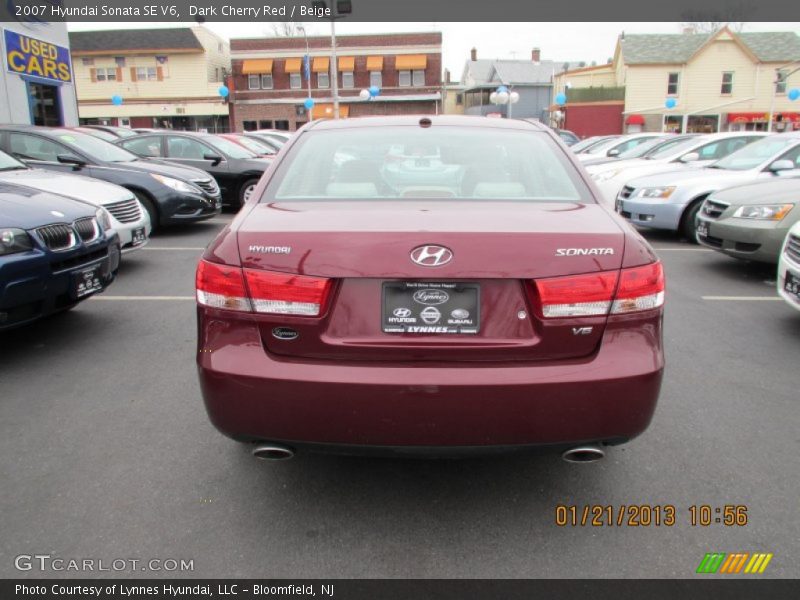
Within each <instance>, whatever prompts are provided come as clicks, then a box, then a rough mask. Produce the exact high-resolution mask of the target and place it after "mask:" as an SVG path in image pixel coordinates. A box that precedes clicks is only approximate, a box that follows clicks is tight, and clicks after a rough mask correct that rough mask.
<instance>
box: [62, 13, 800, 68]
mask: <svg viewBox="0 0 800 600" xmlns="http://www.w3.org/2000/svg"><path fill="white" fill-rule="evenodd" d="M188 25H194V23H187V26H188ZM155 26H156V25H155V24H152V23H70V24H69V25H68V27H69V30H70V31H87V30H94V29H134V28H135V29H143V28H152V27H155ZM163 26H164V27H176V26H177V25H176V24H175V23H164V24H163ZM206 26H207V27H208V28H209V29H211V30H212V31H214V32H216V33H217V34H219V35H221V36H223V37H225V38H231V37H259V36H272V35H274V34H273V31H272V29H271V26H270V24H269V23H207V24H206ZM307 29H308V34H309V35H330V25H329V24H328V23H314V24H308V25H307ZM623 30H624V31H626V32H628V33H680V31H681V24H680V23H426V22H415V23H354V22H349V23H348V22H347V21H340V22H338V23H337V24H336V33H337V34H343V35H346V34H348V33H350V34H355V33H391V32H407V31H441V32H442V40H443V48H442V52H443V61H444V66H445V67H446V68H448V69H450V72H451V73H452V74H453V79H454V80H456V79H459V78H460V77H461V72H462V70H463V68H464V61H465V60H466V59H467V58H468V57H469V51H470V48H472V47H473V46H475V47H476V48H477V49H478V58H505V59H513V58H518V59H527V58H530V53H531V49H532V48H534V47H539V48H541V50H542V59H543V60H558V61H576V62H577V61H582V60H583V61H586V64H591V62H592V61H596V62H597V63H598V64H602V63H604V62H606V60H608V58H610V57H611V56H612V55H613V54H614V46H615V44H616V41H617V36H618V35H619V33H620V32H621V31H623ZM742 30H743V31H794V32H800V23H746V24H744V26H743V29H742Z"/></svg>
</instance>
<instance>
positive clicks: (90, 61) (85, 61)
mask: <svg viewBox="0 0 800 600" xmlns="http://www.w3.org/2000/svg"><path fill="white" fill-rule="evenodd" d="M81 62H82V63H83V66H85V67H91V66H92V65H93V64H94V59H93V58H82V59H81Z"/></svg>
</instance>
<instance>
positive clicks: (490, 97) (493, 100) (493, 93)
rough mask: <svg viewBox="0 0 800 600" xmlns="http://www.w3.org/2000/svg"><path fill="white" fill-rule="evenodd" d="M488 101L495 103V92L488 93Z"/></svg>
mask: <svg viewBox="0 0 800 600" xmlns="http://www.w3.org/2000/svg"><path fill="white" fill-rule="evenodd" d="M489 102H491V103H492V104H497V92H492V93H491V94H489Z"/></svg>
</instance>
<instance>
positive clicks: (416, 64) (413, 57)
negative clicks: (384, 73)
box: [395, 54, 428, 71]
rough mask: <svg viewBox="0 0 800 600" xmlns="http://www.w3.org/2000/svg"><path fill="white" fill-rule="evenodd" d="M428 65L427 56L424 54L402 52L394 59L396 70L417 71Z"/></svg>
mask: <svg viewBox="0 0 800 600" xmlns="http://www.w3.org/2000/svg"><path fill="white" fill-rule="evenodd" d="M426 66H428V57H427V56H425V55H424V54H403V55H401V56H398V57H397V58H396V59H395V68H396V69H397V70H398V71H418V70H422V69H424V68H425V67H426Z"/></svg>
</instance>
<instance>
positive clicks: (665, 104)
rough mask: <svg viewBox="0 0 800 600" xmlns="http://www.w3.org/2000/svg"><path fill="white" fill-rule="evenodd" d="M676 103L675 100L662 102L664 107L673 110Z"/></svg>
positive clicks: (669, 99) (668, 99) (670, 99)
mask: <svg viewBox="0 0 800 600" xmlns="http://www.w3.org/2000/svg"><path fill="white" fill-rule="evenodd" d="M677 104H678V103H677V102H676V101H675V98H667V101H666V102H664V106H666V107H667V108H675V106H676V105H677Z"/></svg>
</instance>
